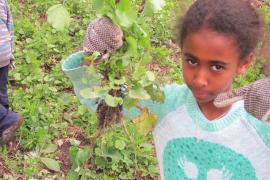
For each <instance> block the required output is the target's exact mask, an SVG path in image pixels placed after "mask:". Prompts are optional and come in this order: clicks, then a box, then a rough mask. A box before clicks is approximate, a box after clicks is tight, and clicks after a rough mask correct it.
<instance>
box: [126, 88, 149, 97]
mask: <svg viewBox="0 0 270 180" xmlns="http://www.w3.org/2000/svg"><path fill="white" fill-rule="evenodd" d="M128 96H129V97H130V98H134V99H150V95H149V94H148V93H147V92H146V91H145V90H144V89H143V88H142V87H134V88H132V89H131V90H130V92H129V94H128Z"/></svg>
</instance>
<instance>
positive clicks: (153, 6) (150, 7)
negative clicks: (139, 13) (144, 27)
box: [143, 0, 165, 16]
mask: <svg viewBox="0 0 270 180" xmlns="http://www.w3.org/2000/svg"><path fill="white" fill-rule="evenodd" d="M164 6H165V0H147V1H146V3H145V6H144V12H143V13H144V15H146V16H151V15H153V14H154V13H156V12H158V11H160V10H162V8H163V7H164Z"/></svg>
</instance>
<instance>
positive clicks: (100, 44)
mask: <svg viewBox="0 0 270 180" xmlns="http://www.w3.org/2000/svg"><path fill="white" fill-rule="evenodd" d="M122 45H123V32H122V31H121V29H120V28H119V27H118V26H117V25H115V24H113V22H112V21H111V20H110V19H109V18H107V17H101V18H97V19H95V20H94V21H93V22H92V23H90V25H89V26H88V29H87V32H86V34H85V37H84V43H83V50H84V54H85V55H91V54H92V53H93V52H99V53H100V54H101V57H100V58H98V61H101V60H104V59H107V58H108V57H110V55H111V54H112V53H114V52H115V51H116V50H117V49H119V48H121V47H122Z"/></svg>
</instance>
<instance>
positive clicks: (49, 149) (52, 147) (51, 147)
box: [42, 144, 57, 154]
mask: <svg viewBox="0 0 270 180" xmlns="http://www.w3.org/2000/svg"><path fill="white" fill-rule="evenodd" d="M56 150H57V145H55V144H49V145H47V147H46V149H44V150H42V153H45V154H49V153H53V152H55V151H56Z"/></svg>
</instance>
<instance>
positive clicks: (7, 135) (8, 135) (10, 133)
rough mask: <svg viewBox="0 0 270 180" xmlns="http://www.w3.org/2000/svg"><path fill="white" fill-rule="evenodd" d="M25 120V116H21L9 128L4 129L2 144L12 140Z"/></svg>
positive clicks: (1, 138) (0, 138)
mask: <svg viewBox="0 0 270 180" xmlns="http://www.w3.org/2000/svg"><path fill="white" fill-rule="evenodd" d="M23 120H24V119H23V117H22V116H19V119H18V121H17V122H15V123H14V124H12V125H11V126H10V127H9V128H7V129H5V130H4V131H3V133H2V135H1V137H0V144H7V143H8V142H10V141H11V140H12V139H13V137H14V136H15V134H16V131H17V129H18V128H19V127H20V126H21V124H22V123H23Z"/></svg>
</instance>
